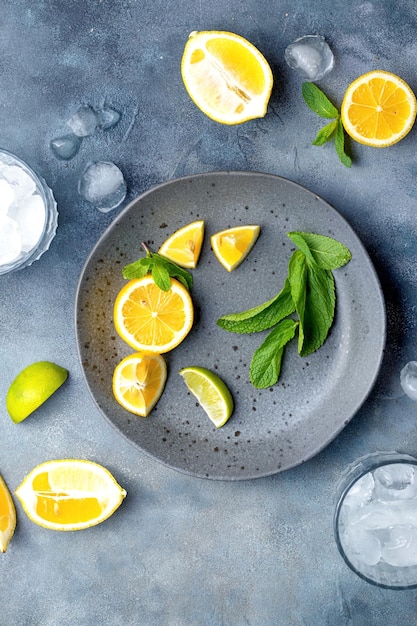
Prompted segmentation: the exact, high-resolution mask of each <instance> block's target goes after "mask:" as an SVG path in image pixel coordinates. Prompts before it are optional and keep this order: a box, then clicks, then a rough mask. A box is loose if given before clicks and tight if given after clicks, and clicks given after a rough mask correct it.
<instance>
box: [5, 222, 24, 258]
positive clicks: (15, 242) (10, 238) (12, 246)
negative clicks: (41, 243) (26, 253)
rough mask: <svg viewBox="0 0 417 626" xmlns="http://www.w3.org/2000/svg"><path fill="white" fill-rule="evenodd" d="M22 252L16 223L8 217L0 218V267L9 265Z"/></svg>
mask: <svg viewBox="0 0 417 626" xmlns="http://www.w3.org/2000/svg"><path fill="white" fill-rule="evenodd" d="M21 252H22V238H21V236H20V232H19V228H18V226H17V224H16V222H15V221H14V220H13V219H12V218H11V217H9V216H8V215H2V216H0V265H6V264H7V263H11V262H12V261H14V260H15V259H17V257H18V256H19V255H20V253H21Z"/></svg>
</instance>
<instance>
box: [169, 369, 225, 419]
mask: <svg viewBox="0 0 417 626" xmlns="http://www.w3.org/2000/svg"><path fill="white" fill-rule="evenodd" d="M179 374H180V376H182V377H183V379H184V381H185V384H186V385H187V387H188V389H189V390H190V391H191V393H192V394H194V395H195V397H196V398H197V400H198V401H199V403H200V405H201V406H202V408H203V409H204V410H205V412H206V413H207V415H208V416H209V418H210V419H211V421H212V422H213V424H214V425H215V426H216V428H220V427H221V426H223V425H224V424H225V423H226V422H227V420H228V419H229V417H230V416H231V415H232V413H233V406H234V405H233V398H232V394H231V393H230V391H229V389H228V387H227V386H226V384H225V383H224V382H223V380H222V379H221V378H220V377H219V376H217V374H215V373H214V372H211V371H210V370H208V369H206V368H205V367H198V366H190V367H184V368H183V369H181V370H180V371H179Z"/></svg>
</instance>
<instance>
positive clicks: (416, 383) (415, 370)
mask: <svg viewBox="0 0 417 626" xmlns="http://www.w3.org/2000/svg"><path fill="white" fill-rule="evenodd" d="M400 384H401V387H402V390H403V391H404V393H405V394H406V395H407V396H408V397H409V398H411V400H417V361H410V362H409V363H407V365H405V367H403V369H402V370H401V373H400Z"/></svg>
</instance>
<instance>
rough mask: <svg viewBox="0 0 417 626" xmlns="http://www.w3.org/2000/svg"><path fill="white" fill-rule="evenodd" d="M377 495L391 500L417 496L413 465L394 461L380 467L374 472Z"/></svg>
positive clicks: (380, 498) (379, 498)
mask: <svg viewBox="0 0 417 626" xmlns="http://www.w3.org/2000/svg"><path fill="white" fill-rule="evenodd" d="M374 478H375V497H376V498H377V499H378V500H381V501H383V502H387V501H389V500H410V499H411V498H415V497H417V483H416V481H415V471H414V467H413V466H412V465H408V464H406V463H394V464H392V465H384V466H383V467H378V468H377V469H376V470H375V472H374Z"/></svg>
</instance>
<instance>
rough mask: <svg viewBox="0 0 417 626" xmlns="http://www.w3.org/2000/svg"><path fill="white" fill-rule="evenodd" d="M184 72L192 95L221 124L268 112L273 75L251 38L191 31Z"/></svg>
mask: <svg viewBox="0 0 417 626" xmlns="http://www.w3.org/2000/svg"><path fill="white" fill-rule="evenodd" d="M181 74H182V79H183V81H184V85H185V88H186V89H187V91H188V94H189V96H190V98H191V99H192V100H193V102H194V103H195V104H196V105H197V106H198V108H199V109H200V110H201V111H203V113H205V114H206V115H208V117H210V118H211V119H213V120H215V121H216V122H220V123H221V124H240V123H242V122H246V121H247V120H251V119H254V118H257V117H264V116H265V114H266V110H267V106H268V102H269V98H270V96H271V90H272V84H273V77H272V72H271V68H270V67H269V64H268V62H267V60H266V59H265V57H264V56H263V55H262V54H261V53H260V52H259V50H258V49H257V48H255V46H254V45H253V44H251V43H250V42H249V41H247V40H246V39H244V38H243V37H241V36H240V35H235V34H234V33H228V32H222V31H201V32H192V33H191V34H190V36H189V39H188V41H187V43H186V45H185V48H184V54H183V57H182V62H181Z"/></svg>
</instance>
